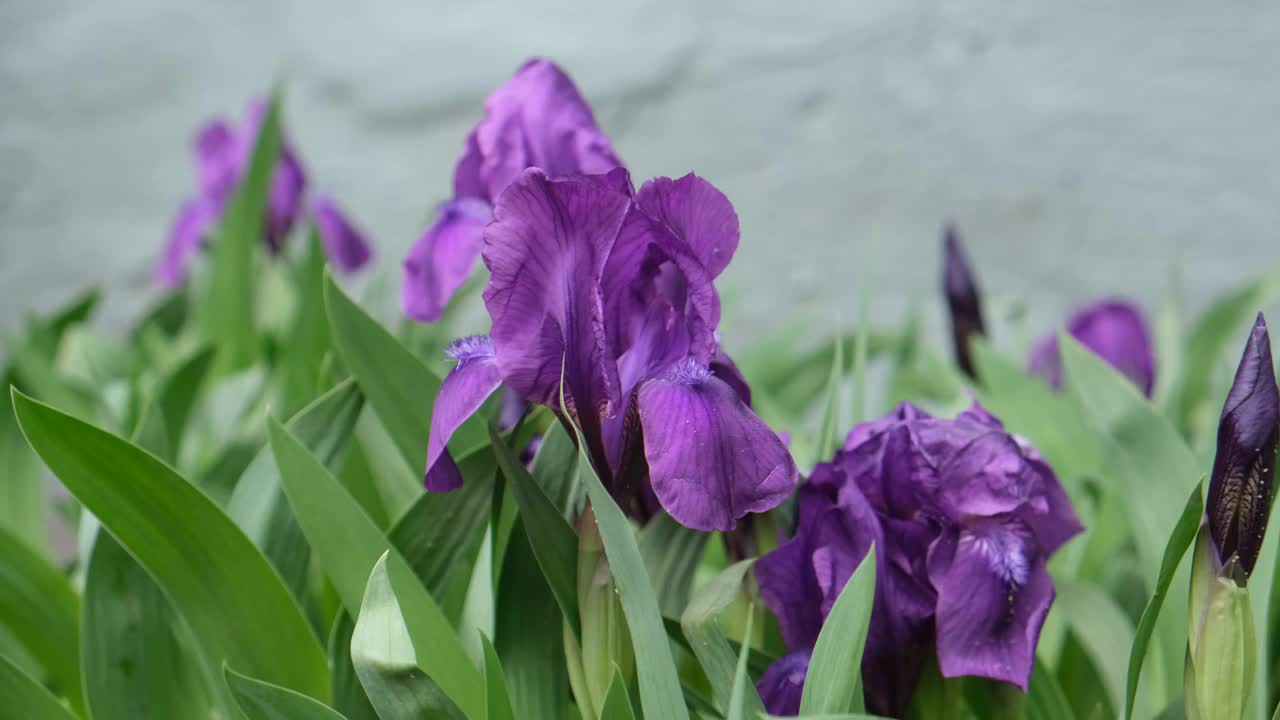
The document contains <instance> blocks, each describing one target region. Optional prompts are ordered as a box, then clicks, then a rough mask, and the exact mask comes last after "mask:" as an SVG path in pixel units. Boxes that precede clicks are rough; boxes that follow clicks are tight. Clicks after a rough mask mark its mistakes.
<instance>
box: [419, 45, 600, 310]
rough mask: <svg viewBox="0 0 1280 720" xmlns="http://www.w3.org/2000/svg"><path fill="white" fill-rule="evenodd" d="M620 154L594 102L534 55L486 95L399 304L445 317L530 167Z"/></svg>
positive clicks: (592, 162)
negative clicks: (496, 209)
mask: <svg viewBox="0 0 1280 720" xmlns="http://www.w3.org/2000/svg"><path fill="white" fill-rule="evenodd" d="M621 165H622V162H621V161H620V160H618V158H617V156H616V155H615V154H614V153H613V149H612V147H611V146H610V144H609V140H608V138H606V137H605V136H604V133H602V132H600V130H599V128H598V127H597V126H596V121H595V117H594V116H593V114H592V112H591V108H590V106H588V105H587V102H586V100H584V99H583V98H582V95H581V94H580V93H579V92H578V89H577V87H575V86H574V84H573V81H572V80H571V79H570V78H569V76H568V75H566V74H565V72H564V71H563V70H561V69H560V68H559V67H558V66H557V65H556V64H555V63H553V62H551V61H549V60H543V59H534V60H530V61H528V62H527V63H525V64H524V66H523V67H521V68H520V70H519V71H518V72H517V73H516V74H515V77H513V78H511V80H509V81H507V82H506V83H505V84H503V85H502V86H501V87H499V88H498V89H497V90H495V91H494V92H493V94H492V95H490V96H489V98H488V99H487V100H486V101H485V117H484V119H482V120H481V121H480V122H479V123H478V124H477V125H476V126H475V128H474V129H472V131H471V132H470V133H469V134H468V135H467V140H466V143H465V144H464V146H463V152H462V157H461V158H460V159H459V160H458V164H457V167H456V168H455V169H454V179H453V192H454V196H453V200H452V201H450V202H448V203H445V204H444V205H443V206H442V207H441V210H440V212H439V216H438V217H437V219H436V221H435V222H434V223H432V225H431V227H429V228H428V229H427V231H426V232H425V233H423V235H422V237H421V238H419V240H418V241H417V242H416V243H415V244H414V246H413V248H411V249H410V251H409V256H408V258H407V259H406V260H405V264H404V285H403V288H402V290H401V304H402V306H403V309H404V312H405V314H406V315H408V316H409V317H411V318H413V319H415V320H419V321H421V322H433V321H435V320H438V319H439V318H440V315H441V313H443V312H444V308H445V306H446V305H447V304H448V302H449V299H450V298H451V297H453V294H454V292H456V291H457V289H458V288H459V287H461V285H462V283H463V282H465V281H466V278H467V276H468V275H470V274H471V271H472V269H473V267H474V265H475V260H476V257H477V256H478V255H479V254H480V246H481V242H482V233H483V230H484V226H485V224H487V223H488V222H489V219H490V217H491V208H492V206H493V205H494V203H496V202H497V200H498V197H499V196H500V195H501V194H502V192H503V191H504V190H505V189H506V188H507V186H508V185H509V184H511V182H513V181H514V180H515V179H516V178H518V177H519V176H520V174H521V173H522V172H523V171H524V170H526V169H528V168H540V169H541V170H542V171H543V172H544V173H546V174H547V175H548V176H549V177H552V178H562V177H568V176H571V175H584V174H600V173H607V172H609V171H610V170H613V169H614V168H617V167H620V166H621Z"/></svg>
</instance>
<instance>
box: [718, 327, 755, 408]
mask: <svg viewBox="0 0 1280 720" xmlns="http://www.w3.org/2000/svg"><path fill="white" fill-rule="evenodd" d="M708 367H709V368H710V369H711V374H712V375H715V376H716V377H718V378H720V379H721V380H723V381H725V382H726V383H728V384H729V387H731V388H733V391H734V392H736V393H738V399H739V400H741V401H742V404H743V405H746V406H747V407H751V385H750V384H749V383H748V382H747V378H746V376H745V375H743V374H742V371H741V370H739V369H738V365H737V364H736V363H734V362H733V358H731V357H729V353H727V352H725V351H724V348H723V347H721V345H720V343H719V341H717V342H716V352H715V355H713V356H712V357H711V363H710V364H709V365H708Z"/></svg>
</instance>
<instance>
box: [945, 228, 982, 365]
mask: <svg viewBox="0 0 1280 720" xmlns="http://www.w3.org/2000/svg"><path fill="white" fill-rule="evenodd" d="M943 247H944V253H945V259H944V261H943V271H942V286H943V290H944V291H945V292H946V295H947V309H948V310H949V312H950V315H951V337H952V340H953V342H954V345H955V353H956V364H957V365H959V366H960V369H961V370H963V371H964V374H965V375H968V376H969V377H975V375H974V371H973V360H972V358H970V357H969V338H971V337H974V336H982V335H984V334H986V330H985V328H984V326H983V323H982V293H981V291H980V290H979V289H978V281H977V278H975V277H974V275H973V270H972V269H971V268H970V267H969V259H968V258H967V257H965V254H964V249H963V248H962V247H961V246H960V235H959V234H958V233H957V232H956V229H955V227H954V226H952V225H948V226H947V228H946V230H944V231H943Z"/></svg>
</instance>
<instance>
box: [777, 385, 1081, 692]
mask: <svg viewBox="0 0 1280 720" xmlns="http://www.w3.org/2000/svg"><path fill="white" fill-rule="evenodd" d="M797 502H798V506H797V510H798V512H797V525H796V531H795V534H794V537H792V539H790V540H788V541H786V542H785V543H783V544H782V545H781V546H779V547H778V549H777V550H775V551H773V552H771V553H769V554H768V555H765V556H764V557H762V558H760V560H759V561H758V562H757V564H756V578H757V579H758V581H759V584H760V593H761V595H762V597H763V598H764V600H765V603H766V604H767V605H768V606H769V608H770V609H771V610H772V611H773V612H774V613H775V614H776V615H777V617H778V620H779V625H780V627H781V630H782V635H783V638H784V640H785V641H786V643H787V648H788V649H789V650H790V651H791V652H792V654H793V655H797V656H798V657H807V653H809V652H810V651H811V650H812V648H813V646H814V643H815V642H816V640H817V637H818V632H819V631H820V630H821V628H822V623H823V621H824V619H825V618H826V616H827V613H829V612H830V611H831V607H832V605H833V604H834V603H835V600H836V598H837V597H838V596H839V594H840V591H841V590H842V589H843V588H844V585H845V583H846V582H847V581H848V579H849V577H850V576H851V575H852V574H853V572H854V570H855V569H857V566H858V565H859V564H860V563H861V562H862V560H863V558H864V557H865V556H866V554H867V550H868V548H869V547H870V546H871V544H872V543H873V542H874V543H875V545H876V548H877V565H876V573H877V582H876V593H875V604H874V606H873V609H872V613H873V616H872V619H871V626H870V633H869V635H868V637H867V646H866V652H865V654H864V657H863V664H862V678H863V685H864V688H865V692H866V697H867V703H868V707H869V708H870V709H871V710H872V711H873V712H876V713H879V714H882V715H892V716H901V715H902V714H903V713H904V712H905V710H906V707H907V703H908V702H909V700H910V697H911V693H912V691H913V689H914V687H915V684H916V681H917V679H918V676H919V672H920V669H921V667H922V665H923V663H924V662H925V661H926V660H927V659H928V658H929V657H930V656H931V655H933V654H935V653H936V656H937V659H938V664H939V666H940V667H941V669H942V674H943V675H944V676H945V677H957V676H962V675H972V676H979V677H986V678H991V679H994V680H1001V681H1004V682H1009V683H1013V684H1015V685H1017V686H1019V687H1021V688H1022V689H1023V690H1026V688H1027V683H1028V681H1029V678H1030V675H1031V667H1032V663H1033V662H1034V658H1035V646H1036V641H1037V639H1038V638H1039V634H1040V628H1041V625H1042V624H1043V623H1044V618H1045V615H1046V613H1047V612H1048V610H1049V605H1050V604H1051V603H1052V602H1053V597H1054V591H1053V581H1052V579H1050V577H1049V573H1048V571H1047V570H1046V569H1045V563H1046V562H1047V560H1048V559H1049V556H1050V555H1052V554H1053V552H1054V551H1055V550H1057V549H1058V548H1059V547H1060V546H1061V545H1062V544H1063V543H1064V542H1066V541H1067V540H1068V539H1069V538H1070V537H1071V536H1073V535H1075V534H1076V533H1078V532H1080V530H1081V526H1080V523H1079V521H1078V520H1077V519H1076V516H1075V513H1074V512H1073V511H1072V509H1071V505H1070V501H1069V500H1068V498H1067V496H1066V493H1065V492H1064V491H1063V489H1062V487H1061V486H1060V485H1059V484H1058V480H1057V478H1056V477H1055V476H1054V474H1053V471H1052V470H1051V469H1050V468H1049V466H1048V465H1047V464H1046V463H1045V462H1044V460H1043V458H1041V457H1040V455H1039V453H1037V452H1036V451H1035V450H1034V449H1033V448H1031V447H1030V446H1028V445H1027V444H1025V443H1024V442H1022V441H1021V440H1019V439H1018V438H1017V437H1015V436H1012V435H1010V434H1009V433H1007V432H1005V431H1004V428H1003V426H1002V425H1001V424H1000V422H999V421H998V420H996V419H995V418H994V417H992V416H991V415H990V414H989V413H987V412H986V411H985V410H983V409H982V408H981V407H978V406H977V405H974V406H973V407H972V408H971V409H969V410H967V411H965V412H963V413H961V414H960V415H959V416H957V417H956V418H955V419H954V420H947V419H943V418H935V417H932V416H930V415H928V414H926V413H924V412H923V411H921V410H919V409H918V408H916V407H914V406H912V405H910V404H903V405H901V406H900V407H899V408H898V409H897V410H896V411H895V412H894V413H892V414H891V415H889V416H887V417H884V418H882V419H880V420H876V421H874V422H870V423H864V424H862V425H859V426H857V427H855V428H854V429H853V431H852V432H851V433H850V434H849V437H848V439H847V440H846V441H845V445H844V447H843V448H842V449H841V450H839V451H837V452H836V455H835V457H834V458H833V459H832V461H831V462H829V463H820V464H819V465H818V466H817V467H816V468H815V469H814V471H813V475H812V476H811V477H810V479H809V481H808V482H807V483H805V484H803V485H802V486H801V487H800V490H799V493H798V496H797ZM788 658H790V659H788ZM779 663H790V664H789V665H787V668H789V670H785V671H784V670H779V671H778V672H777V673H774V672H772V671H771V672H770V673H768V674H766V675H765V677H764V678H762V679H761V682H760V684H759V689H760V692H761V696H762V697H763V698H764V701H765V706H766V707H767V708H768V709H769V711H770V712H773V713H775V714H795V713H796V711H797V710H798V703H799V690H798V687H794V685H796V684H797V683H798V684H799V686H801V687H802V686H803V673H802V672H800V671H799V670H798V668H800V667H801V661H800V660H799V659H797V658H794V657H791V656H790V655H789V656H787V657H786V658H783V659H782V660H780V661H779Z"/></svg>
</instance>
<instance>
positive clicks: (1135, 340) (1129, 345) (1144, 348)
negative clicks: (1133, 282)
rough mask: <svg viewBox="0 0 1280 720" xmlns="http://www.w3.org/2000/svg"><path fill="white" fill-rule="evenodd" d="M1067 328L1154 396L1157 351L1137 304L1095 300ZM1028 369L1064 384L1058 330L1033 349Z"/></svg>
mask: <svg viewBox="0 0 1280 720" xmlns="http://www.w3.org/2000/svg"><path fill="white" fill-rule="evenodd" d="M1067 332H1068V333H1070V335H1071V336H1072V337H1074V338H1075V339H1076V340H1078V341H1080V344H1082V345H1084V346H1085V347H1087V348H1089V349H1090V350H1092V351H1093V352H1094V353H1095V354H1097V355H1098V357H1100V358H1102V359H1103V360H1106V361H1107V363H1108V364H1110V365H1111V367H1113V368H1115V369H1116V370H1118V371H1120V372H1121V373H1123V374H1124V375H1125V376H1127V377H1128V378H1129V379H1130V380H1133V382H1134V384H1135V385H1137V386H1138V387H1139V388H1140V389H1141V390H1142V392H1143V393H1144V394H1145V395H1146V396H1147V397H1151V392H1152V390H1153V389H1154V388H1155V384H1156V359H1155V351H1154V349H1153V348H1154V345H1153V344H1152V342H1151V333H1150V332H1149V331H1148V330H1147V321H1146V318H1144V317H1143V315H1142V310H1140V309H1139V308H1138V306H1137V305H1134V304H1133V303H1131V302H1128V301H1125V300H1104V301H1102V302H1099V303H1095V304H1093V305H1090V306H1088V307H1086V308H1083V309H1081V310H1079V311H1077V312H1076V313H1075V314H1074V315H1072V316H1071V318H1070V319H1069V320H1067ZM1027 369H1028V370H1030V371H1031V372H1032V373H1035V374H1036V375H1039V376H1041V377H1043V378H1044V379H1045V380H1046V381H1048V382H1049V384H1050V385H1052V386H1053V387H1055V388H1057V389H1061V388H1062V353H1061V352H1060V350H1059V348H1058V334H1057V332H1056V331H1055V332H1053V333H1051V334H1049V335H1046V336H1045V337H1044V338H1043V339H1041V340H1040V342H1038V343H1036V345H1035V347H1033V348H1032V349H1031V357H1030V358H1029V359H1028V361H1027Z"/></svg>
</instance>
